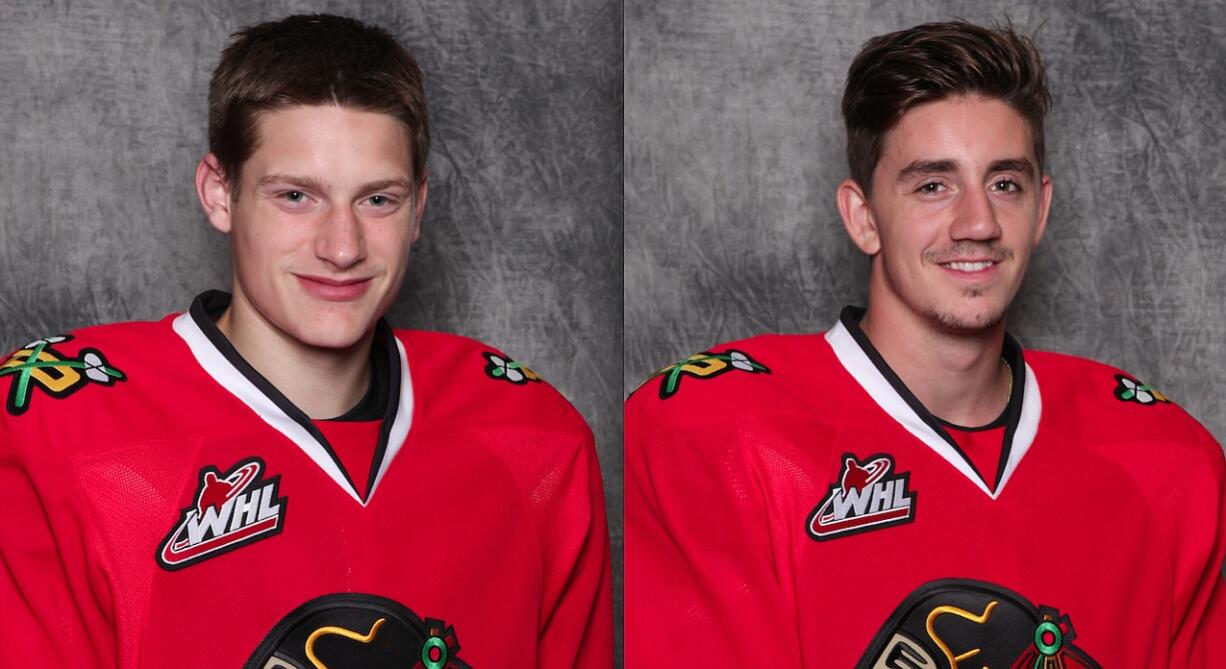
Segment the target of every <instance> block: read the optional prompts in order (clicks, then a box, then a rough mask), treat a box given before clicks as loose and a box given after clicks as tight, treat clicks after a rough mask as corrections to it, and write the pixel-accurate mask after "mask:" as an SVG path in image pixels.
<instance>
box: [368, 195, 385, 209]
mask: <svg viewBox="0 0 1226 669" xmlns="http://www.w3.org/2000/svg"><path fill="white" fill-rule="evenodd" d="M370 203H371V204H373V205H375V206H376V207H382V206H383V205H385V204H387V198H386V197H385V196H383V195H371V196H370Z"/></svg>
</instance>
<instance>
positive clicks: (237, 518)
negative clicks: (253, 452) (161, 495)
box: [157, 458, 286, 571]
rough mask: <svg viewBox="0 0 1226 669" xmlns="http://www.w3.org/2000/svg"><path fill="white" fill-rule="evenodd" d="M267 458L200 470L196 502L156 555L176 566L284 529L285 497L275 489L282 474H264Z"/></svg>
mask: <svg viewBox="0 0 1226 669" xmlns="http://www.w3.org/2000/svg"><path fill="white" fill-rule="evenodd" d="M263 471H264V461H263V460H260V459H259V458H248V459H246V460H243V461H242V462H239V463H238V464H236V465H234V466H233V467H231V468H230V471H228V472H226V473H224V474H223V473H221V472H220V471H218V469H217V468H216V467H212V466H209V467H205V468H203V469H201V470H200V479H199V483H198V484H197V487H196V494H195V495H193V496H192V500H193V502H192V505H191V506H189V507H187V508H186V509H183V514H182V515H181V516H180V518H179V522H178V524H176V525H175V526H174V528H173V529H171V530H170V533H169V534H167V535H166V538H165V539H163V540H162V544H161V545H160V546H158V551H157V561H158V564H159V565H161V567H162V568H163V569H166V570H169V571H175V570H178V569H183V568H184V567H190V566H191V565H194V564H196V563H198V562H201V561H203V560H207V559H209V558H213V557H217V556H218V555H221V554H222V553H226V552H229V551H231V550H234V549H235V548H238V547H240V546H246V545H247V544H250V543H252V542H255V541H259V540H261V539H266V538H268V537H271V536H273V535H275V534H278V533H280V532H281V528H282V526H283V525H284V523H285V506H286V498H285V497H279V496H278V495H277V486H278V485H279V483H280V481H281V477H280V475H278V476H273V477H271V478H268V479H265V478H263V477H262V474H263Z"/></svg>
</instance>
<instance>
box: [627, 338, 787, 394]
mask: <svg viewBox="0 0 1226 669" xmlns="http://www.w3.org/2000/svg"><path fill="white" fill-rule="evenodd" d="M732 371H740V372H747V373H750V374H770V370H769V369H767V368H766V365H763V364H762V363H760V362H758V361H756V360H754V359H753V358H750V357H749V355H748V354H746V353H744V352H742V351H737V350H735V349H728V350H726V351H723V352H720V353H715V352H712V351H703V352H702V353H695V354H694V355H691V356H690V357H688V358H686V359H685V360H679V361H677V362H674V363H673V364H671V365H669V366H667V367H665V368H663V369H661V370H660V371H658V372H656V373H655V374H652V375H651V378H649V379H647V380H648V381H651V380H652V379H655V378H659V379H660V399H662V400H666V399H668V398H670V397H672V396H673V395H676V394H677V391H678V390H680V389H681V379H682V378H683V377H687V376H689V377H693V378H696V379H709V378H711V377H714V376H719V375H720V374H723V373H725V372H732Z"/></svg>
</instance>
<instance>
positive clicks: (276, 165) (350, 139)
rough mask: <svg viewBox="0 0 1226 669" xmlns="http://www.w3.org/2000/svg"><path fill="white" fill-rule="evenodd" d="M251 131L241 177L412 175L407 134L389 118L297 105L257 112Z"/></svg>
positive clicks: (332, 107) (340, 108) (348, 109)
mask: <svg viewBox="0 0 1226 669" xmlns="http://www.w3.org/2000/svg"><path fill="white" fill-rule="evenodd" d="M255 130H256V137H257V142H256V144H255V150H254V151H253V152H252V154H251V156H250V158H248V160H247V163H246V165H245V166H244V170H243V171H244V178H246V177H247V176H252V177H255V178H259V176H260V175H261V174H263V173H269V172H286V173H296V172H310V173H318V174H322V175H325V176H332V177H335V178H340V177H342V176H344V175H358V174H363V175H368V174H369V173H371V172H378V173H380V175H381V176H380V178H391V177H392V176H397V177H404V178H409V177H411V176H412V174H411V172H412V165H413V163H412V155H411V152H410V140H409V136H408V133H407V132H406V131H405V129H404V125H403V124H402V123H401V122H400V121H399V119H397V118H396V117H394V116H392V115H390V114H384V113H380V112H372V111H366V110H362V109H355V108H352V107H343V106H339V105H299V106H293V107H287V108H285V109H278V110H275V111H268V112H263V113H261V114H260V115H259V116H258V117H257V118H256V125H255ZM248 168H250V169H248ZM388 173H395V174H388Z"/></svg>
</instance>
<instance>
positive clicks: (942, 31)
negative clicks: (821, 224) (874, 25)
mask: <svg viewBox="0 0 1226 669" xmlns="http://www.w3.org/2000/svg"><path fill="white" fill-rule="evenodd" d="M966 94H978V95H982V96H984V97H988V98H994V99H997V100H1000V101H1001V102H1004V103H1005V104H1007V105H1009V106H1010V107H1012V108H1013V109H1014V110H1015V111H1016V112H1017V113H1018V114H1020V115H1021V116H1022V118H1023V119H1025V120H1026V123H1027V125H1029V127H1030V136H1031V140H1032V141H1033V143H1034V154H1035V157H1036V158H1037V159H1038V161H1039V166H1038V167H1039V169H1040V170H1042V166H1043V157H1044V146H1043V117H1044V116H1045V115H1046V114H1047V110H1048V109H1049V108H1050V107H1051V94H1050V93H1049V92H1048V90H1047V82H1046V76H1045V74H1044V71H1043V62H1042V61H1041V60H1040V59H1039V52H1038V50H1037V49H1035V46H1034V42H1033V41H1032V40H1031V39H1030V38H1029V37H1025V36H1022V35H1019V34H1018V33H1017V32H1015V31H1014V30H1013V26H1012V25H1006V26H1003V27H996V28H985V27H982V26H977V25H974V24H971V23H967V22H965V21H954V22H948V23H925V24H923V25H919V26H915V27H914V28H908V29H906V30H900V31H897V32H893V33H889V34H887V35H881V36H878V37H874V38H872V39H870V40H869V41H868V42H865V44H864V47H863V48H861V49H860V53H859V54H857V55H856V58H855V60H854V61H852V63H851V68H850V69H849V70H848V72H847V85H846V87H845V89H844V91H843V122H844V123H845V124H846V126H847V165H848V168H849V169H850V171H851V178H852V179H853V180H855V182H856V183H857V184H859V185H860V188H862V189H864V192H865V193H866V194H868V193H870V192H871V191H872V181H873V170H875V169H876V167H877V162H878V161H879V160H880V159H881V152H882V149H883V147H884V145H885V139H886V135H888V134H889V132H890V130H893V129H894V126H896V125H897V124H898V122H899V120H901V119H902V117H903V115H904V114H906V113H907V111H909V110H910V109H912V108H913V107H916V106H918V105H922V104H924V103H927V102H935V101H938V100H943V99H945V98H948V97H952V96H956V95H966Z"/></svg>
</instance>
